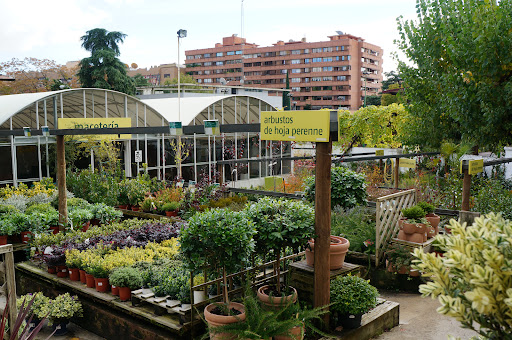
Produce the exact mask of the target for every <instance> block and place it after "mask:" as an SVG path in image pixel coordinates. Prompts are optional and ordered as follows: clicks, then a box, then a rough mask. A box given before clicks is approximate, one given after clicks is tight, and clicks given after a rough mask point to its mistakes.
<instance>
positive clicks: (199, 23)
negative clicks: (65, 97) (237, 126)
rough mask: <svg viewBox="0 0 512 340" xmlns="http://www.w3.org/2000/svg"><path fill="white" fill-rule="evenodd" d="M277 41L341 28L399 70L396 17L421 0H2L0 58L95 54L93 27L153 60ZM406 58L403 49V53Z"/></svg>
mask: <svg viewBox="0 0 512 340" xmlns="http://www.w3.org/2000/svg"><path fill="white" fill-rule="evenodd" d="M242 4H243V12H244V24H243V31H244V32H243V33H244V34H243V37H245V38H246V39H247V42H249V43H255V44H257V45H259V46H270V45H272V44H273V43H276V42H277V41H278V40H283V41H289V40H300V39H302V38H303V37H306V39H307V41H308V42H313V41H327V40H329V38H327V37H328V36H329V35H334V34H336V31H342V32H345V33H348V34H352V35H355V36H358V37H361V38H363V39H364V40H365V41H366V42H368V43H372V44H375V45H378V46H380V47H382V48H383V49H384V63H383V68H384V72H389V71H392V70H396V61H395V60H394V59H393V58H392V53H393V52H396V51H397V48H396V46H395V44H394V43H393V40H394V39H397V38H398V33H397V22H396V19H397V17H399V16H403V18H404V19H407V20H411V19H412V20H414V19H415V18H416V14H415V12H416V9H415V4H416V1H415V0H386V1H383V0H294V1H283V0H217V1H212V0H186V1H177V0H146V1H144V0H88V1H84V0H46V1H41V0H17V1H11V0H0V8H1V9H2V19H1V20H0V62H5V61H8V60H11V59H12V58H24V57H34V58H38V59H50V60H55V61H56V62H57V63H58V64H65V63H66V62H67V61H74V60H80V59H82V58H85V57H88V56H89V52H87V51H85V50H84V49H83V48H81V41H80V37H81V36H82V35H84V34H85V32H86V31H88V30H90V29H93V28H104V29H106V30H108V31H120V32H123V33H125V34H127V37H126V38H125V41H124V43H123V44H121V45H120V50H121V55H120V59H121V61H123V62H124V63H126V64H128V65H130V64H132V63H136V64H137V65H138V66H139V67H151V66H156V65H160V64H165V63H174V62H177V61H178V38H177V34H176V32H177V31H178V30H179V29H185V30H187V31H188V35H187V37H186V38H184V39H182V41H181V46H180V60H179V61H180V63H182V64H183V62H184V57H185V53H184V51H185V50H194V49H200V48H210V47H214V45H215V43H222V38H223V37H227V36H231V35H232V34H238V36H242V32H241V31H242V23H241V22H242V21H241V12H242ZM399 56H401V59H403V58H404V57H403V55H400V54H399Z"/></svg>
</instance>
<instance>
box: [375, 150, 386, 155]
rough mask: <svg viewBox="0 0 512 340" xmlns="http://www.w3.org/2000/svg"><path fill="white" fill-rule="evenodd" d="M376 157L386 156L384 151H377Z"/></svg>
mask: <svg viewBox="0 0 512 340" xmlns="http://www.w3.org/2000/svg"><path fill="white" fill-rule="evenodd" d="M375 156H384V150H375Z"/></svg>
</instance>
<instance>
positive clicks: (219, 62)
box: [215, 61, 224, 66]
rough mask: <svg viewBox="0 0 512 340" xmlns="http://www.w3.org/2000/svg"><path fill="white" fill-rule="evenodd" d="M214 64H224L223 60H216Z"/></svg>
mask: <svg viewBox="0 0 512 340" xmlns="http://www.w3.org/2000/svg"><path fill="white" fill-rule="evenodd" d="M215 65H217V66H220V65H224V62H222V61H217V62H215Z"/></svg>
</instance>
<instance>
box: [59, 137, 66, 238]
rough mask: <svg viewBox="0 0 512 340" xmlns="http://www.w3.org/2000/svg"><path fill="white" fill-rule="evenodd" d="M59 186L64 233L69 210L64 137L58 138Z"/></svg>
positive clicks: (61, 222)
mask: <svg viewBox="0 0 512 340" xmlns="http://www.w3.org/2000/svg"><path fill="white" fill-rule="evenodd" d="M57 180H58V182H57V186H58V189H59V229H60V231H64V226H65V225H66V223H67V216H68V208H67V198H66V156H65V145H64V136H57Z"/></svg>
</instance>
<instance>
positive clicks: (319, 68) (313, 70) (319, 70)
mask: <svg viewBox="0 0 512 340" xmlns="http://www.w3.org/2000/svg"><path fill="white" fill-rule="evenodd" d="M312 72H322V68H321V67H313V68H312Z"/></svg>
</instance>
